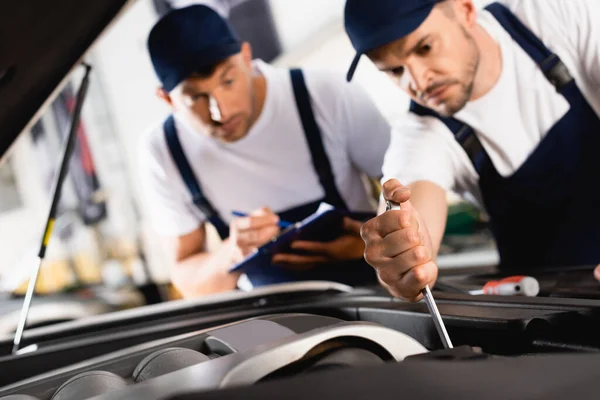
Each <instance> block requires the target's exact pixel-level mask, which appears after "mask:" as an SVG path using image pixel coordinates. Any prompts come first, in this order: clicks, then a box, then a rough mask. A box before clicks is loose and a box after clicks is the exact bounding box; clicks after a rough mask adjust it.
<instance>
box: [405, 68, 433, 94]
mask: <svg viewBox="0 0 600 400" xmlns="http://www.w3.org/2000/svg"><path fill="white" fill-rule="evenodd" d="M405 75H407V79H408V80H409V81H408V82H407V85H408V88H409V90H410V91H411V92H414V93H415V94H416V95H417V97H420V96H421V95H422V94H423V92H425V91H426V90H427V87H428V85H429V83H430V79H429V76H428V75H429V74H428V70H427V68H425V67H424V66H420V65H417V64H413V65H407V66H406V68H405Z"/></svg>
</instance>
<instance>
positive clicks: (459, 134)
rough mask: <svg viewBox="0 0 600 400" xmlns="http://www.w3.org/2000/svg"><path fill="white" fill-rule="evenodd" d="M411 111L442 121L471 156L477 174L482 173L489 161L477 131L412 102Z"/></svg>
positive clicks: (454, 119)
mask: <svg viewBox="0 0 600 400" xmlns="http://www.w3.org/2000/svg"><path fill="white" fill-rule="evenodd" d="M410 111H411V112H412V113H414V114H417V115H420V116H430V117H435V118H437V119H439V120H440V121H442V122H443V123H444V125H446V126H447V127H448V129H450V132H452V134H453V135H454V138H455V139H456V141H457V142H458V143H459V144H460V145H461V147H462V148H463V150H464V151H465V152H466V153H467V155H468V156H469V159H470V160H471V163H472V164H473V166H474V167H475V170H476V171H477V172H480V171H481V168H482V167H483V163H484V162H485V160H486V159H487V153H486V152H485V150H484V149H483V145H482V144H481V142H480V141H479V139H478V138H477V135H475V131H474V130H473V128H471V127H470V126H469V125H467V124H465V123H462V122H460V121H459V120H457V119H456V118H447V117H442V116H441V115H439V114H438V113H436V112H435V111H433V110H431V109H429V108H426V107H423V106H422V105H420V104H418V103H416V102H414V101H411V102H410Z"/></svg>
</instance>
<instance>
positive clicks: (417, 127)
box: [381, 113, 462, 191]
mask: <svg viewBox="0 0 600 400" xmlns="http://www.w3.org/2000/svg"><path fill="white" fill-rule="evenodd" d="M446 129H447V128H445V126H443V124H441V122H439V121H438V120H436V119H434V118H431V117H418V116H415V115H412V114H408V113H407V115H406V116H405V119H404V121H403V122H402V123H401V124H399V125H398V126H396V127H395V128H394V130H393V131H392V136H391V142H390V147H389V149H388V151H387V154H386V156H385V161H384V164H383V179H382V181H381V182H382V184H383V183H385V182H386V181H388V180H389V179H397V180H398V181H400V183H402V184H403V185H410V184H411V183H414V182H418V181H428V182H432V183H435V184H437V185H439V186H440V187H442V188H443V189H445V190H447V191H448V190H454V189H455V187H456V181H457V177H458V176H459V175H460V174H461V173H462V172H461V171H460V169H461V167H460V163H459V161H458V159H457V157H456V155H455V154H453V152H452V145H453V143H451V142H449V139H448V136H449V135H451V134H449V133H448V132H445V131H444V130H446Z"/></svg>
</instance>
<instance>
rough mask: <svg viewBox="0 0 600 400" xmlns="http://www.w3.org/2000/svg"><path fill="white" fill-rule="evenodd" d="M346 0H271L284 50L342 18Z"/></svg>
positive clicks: (292, 47) (293, 46)
mask: <svg viewBox="0 0 600 400" xmlns="http://www.w3.org/2000/svg"><path fill="white" fill-rule="evenodd" d="M344 3H345V0H302V1H293V0H270V4H271V9H272V11H273V18H274V19H275V26H276V27H277V29H278V31H279V32H280V35H281V44H282V47H283V50H284V51H289V50H291V49H294V48H295V47H296V46H298V45H300V44H301V43H302V42H304V41H305V40H306V39H308V38H310V37H312V36H313V35H314V34H315V33H316V32H318V31H319V30H321V29H323V28H324V27H326V26H328V25H330V24H331V23H335V22H336V21H339V20H341V18H342V15H343V10H344Z"/></svg>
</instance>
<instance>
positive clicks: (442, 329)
mask: <svg viewBox="0 0 600 400" xmlns="http://www.w3.org/2000/svg"><path fill="white" fill-rule="evenodd" d="M400 209H401V208H400V204H398V203H395V202H392V201H387V202H386V204H385V211H391V210H400ZM421 293H423V296H424V299H425V303H426V304H427V308H428V309H429V314H431V318H432V319H433V324H434V325H435V329H436V330H437V332H438V335H439V336H440V339H441V341H442V344H443V345H444V348H446V349H451V348H453V346H452V341H451V340H450V336H448V331H447V330H446V325H444V320H443V319H442V315H441V314H440V311H439V310H438V308H437V304H435V300H434V298H433V294H432V293H431V289H429V285H427V286H425V288H424V289H423V290H421Z"/></svg>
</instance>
